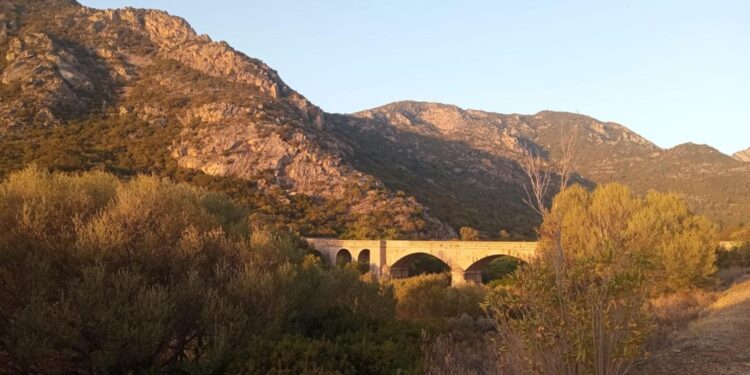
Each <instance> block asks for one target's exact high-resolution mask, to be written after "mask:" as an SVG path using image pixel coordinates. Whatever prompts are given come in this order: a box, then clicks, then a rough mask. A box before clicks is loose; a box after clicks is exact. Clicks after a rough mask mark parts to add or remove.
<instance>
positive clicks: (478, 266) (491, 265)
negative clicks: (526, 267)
mask: <svg viewBox="0 0 750 375" xmlns="http://www.w3.org/2000/svg"><path fill="white" fill-rule="evenodd" d="M496 261H500V262H499V264H498V262H496ZM525 263H526V262H525V261H524V260H523V259H520V258H516V257H514V256H512V255H506V254H493V255H488V256H486V257H484V258H481V259H478V260H476V261H474V263H472V264H471V265H469V266H468V267H467V268H466V270H465V271H464V272H465V274H466V279H467V280H469V281H476V282H483V283H487V282H490V281H492V280H497V279H501V278H503V277H505V276H507V275H509V274H510V273H512V272H513V271H515V270H516V268H518V267H519V266H521V265H523V264H525Z"/></svg>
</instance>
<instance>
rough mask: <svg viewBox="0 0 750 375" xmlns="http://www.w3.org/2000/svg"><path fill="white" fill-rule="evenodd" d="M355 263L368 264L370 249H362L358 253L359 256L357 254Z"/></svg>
mask: <svg viewBox="0 0 750 375" xmlns="http://www.w3.org/2000/svg"><path fill="white" fill-rule="evenodd" d="M357 263H359V264H360V265H362V264H366V265H369V264H370V249H362V250H360V251H359V254H357Z"/></svg>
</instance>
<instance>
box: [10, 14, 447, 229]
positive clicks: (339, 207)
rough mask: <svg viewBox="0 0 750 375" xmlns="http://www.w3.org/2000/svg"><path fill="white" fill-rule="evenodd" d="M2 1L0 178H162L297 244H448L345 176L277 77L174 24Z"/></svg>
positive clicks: (369, 186)
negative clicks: (32, 174) (216, 197)
mask: <svg viewBox="0 0 750 375" xmlns="http://www.w3.org/2000/svg"><path fill="white" fill-rule="evenodd" d="M0 5H1V6H2V8H0V56H1V57H2V59H0V60H1V61H2V62H0V94H1V97H2V100H1V101H0V173H7V172H8V171H10V170H13V169H17V168H20V167H22V166H23V165H25V164H27V163H37V164H42V165H45V166H48V167H51V168H56V169H65V170H76V169H92V168H101V169H106V170H110V171H114V172H116V173H118V174H121V175H130V174H134V173H159V174H162V175H165V176H169V177H172V178H176V179H180V180H185V181H190V182H193V183H196V184H203V185H206V186H207V187H209V188H214V189H217V190H220V191H223V192H229V193H233V194H234V195H237V196H238V197H239V198H244V199H247V200H248V203H249V204H250V206H251V207H252V208H253V209H254V210H253V212H254V214H257V216H259V220H260V219H264V220H265V219H268V218H269V217H271V218H272V219H273V220H272V221H274V222H276V223H277V224H278V223H282V224H287V225H289V224H290V222H291V223H292V224H293V225H292V227H293V229H295V230H298V231H300V232H301V233H302V234H306V235H331V236H352V237H359V236H397V237H398V236H407V237H422V236H429V237H450V236H452V235H454V232H453V231H452V230H451V229H450V228H449V227H447V226H445V225H443V223H442V222H440V221H439V220H437V219H435V218H433V217H432V216H430V215H429V214H428V212H427V210H426V208H425V207H424V206H422V205H421V204H419V203H418V202H417V201H416V200H415V199H414V198H412V197H408V196H403V195H397V194H395V193H394V192H392V191H390V190H388V189H387V188H386V187H385V186H383V184H382V182H380V181H379V180H378V179H377V178H374V177H372V176H370V175H367V174H364V173H361V172H359V171H357V170H355V169H354V168H352V167H351V165H349V164H348V163H347V162H346V161H345V160H344V159H343V158H342V156H343V155H345V154H346V153H347V152H348V151H349V150H348V148H347V147H348V146H347V145H345V144H343V143H342V142H340V141H339V140H338V139H337V138H336V137H334V136H332V135H331V134H329V133H327V132H326V131H324V129H323V119H324V113H323V112H322V111H321V110H320V109H319V108H318V107H316V106H314V105H313V104H311V103H310V102H309V101H307V99H305V98H304V97H303V96H302V95H300V94H299V93H297V92H295V91H294V90H292V89H291V88H289V87H288V86H287V85H286V84H285V83H284V82H283V81H282V80H281V79H280V78H279V75H278V74H277V73H276V71H274V70H273V69H271V68H269V67H268V66H267V65H265V64H264V63H262V62H261V61H259V60H257V59H253V58H250V57H248V56H246V55H244V54H242V53H240V52H238V51H235V50H234V49H232V48H231V47H230V46H229V45H227V44H226V43H223V42H214V41H212V40H211V39H210V38H209V37H208V36H205V35H197V34H196V33H195V31H194V30H193V29H192V28H191V27H190V26H189V25H188V24H187V22H185V21H184V20H183V19H181V18H178V17H174V16H170V15H169V14H167V13H165V12H161V11H155V10H141V9H132V8H127V9H118V10H97V9H91V8H86V7H83V6H81V5H79V4H78V3H76V2H75V1H70V0H45V1H43V0H23V1H20V0H12V1H3V2H2V3H1V4H0ZM248 196H251V197H252V198H251V199H250V198H248Z"/></svg>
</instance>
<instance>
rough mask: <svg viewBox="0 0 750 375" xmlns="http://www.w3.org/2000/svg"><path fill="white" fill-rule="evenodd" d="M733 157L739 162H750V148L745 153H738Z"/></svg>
mask: <svg viewBox="0 0 750 375" xmlns="http://www.w3.org/2000/svg"><path fill="white" fill-rule="evenodd" d="M732 156H733V157H734V158H735V159H737V160H739V161H744V162H750V148H748V149H747V150H745V151H740V152H736V153H735V154H734V155H732Z"/></svg>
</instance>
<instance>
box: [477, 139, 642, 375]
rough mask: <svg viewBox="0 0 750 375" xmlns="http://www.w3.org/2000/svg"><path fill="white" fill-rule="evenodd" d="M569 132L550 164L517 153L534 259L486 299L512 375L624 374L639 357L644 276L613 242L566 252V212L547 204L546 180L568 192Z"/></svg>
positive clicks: (527, 153)
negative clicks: (532, 222) (534, 230)
mask: <svg viewBox="0 0 750 375" xmlns="http://www.w3.org/2000/svg"><path fill="white" fill-rule="evenodd" d="M571 134H572V135H571V136H566V135H565V134H563V136H562V142H561V143H562V156H561V157H560V158H559V159H558V160H560V162H559V163H558V164H557V165H549V163H547V162H546V161H545V160H544V159H543V158H542V157H541V156H540V155H539V153H535V152H533V151H532V150H526V151H525V154H524V155H525V158H524V159H523V160H522V167H523V168H524V170H525V172H526V175H527V177H528V178H529V184H528V185H527V188H526V191H527V193H528V199H527V200H526V203H527V204H528V205H529V206H530V207H531V208H532V209H533V210H534V212H536V213H537V214H539V215H540V217H541V218H542V221H543V223H544V224H543V225H542V226H541V227H540V228H539V230H538V234H539V238H540V242H541V246H540V251H541V255H540V257H539V258H538V259H536V260H534V261H532V262H530V263H529V264H528V265H527V266H526V267H524V268H522V269H521V270H520V271H518V272H516V273H515V275H514V282H513V283H512V286H511V287H510V288H508V289H496V291H495V293H494V294H492V295H491V296H490V297H489V298H488V303H487V306H488V309H489V311H490V312H491V313H492V315H493V317H494V321H495V325H496V327H497V332H498V336H499V340H498V343H499V345H500V348H499V349H500V353H501V356H500V357H501V359H502V361H503V366H504V368H505V369H506V370H508V371H509V372H510V373H514V374H539V373H541V374H602V375H604V374H607V375H609V374H624V373H627V372H628V371H629V369H630V368H631V367H632V365H633V363H634V362H635V360H637V359H638V358H640V357H641V356H642V355H643V341H644V338H645V335H646V332H647V328H648V326H649V322H648V319H647V316H646V314H645V306H646V295H645V294H644V293H642V290H643V285H644V282H645V278H644V277H643V273H641V272H640V270H639V268H638V267H635V266H633V265H634V264H635V263H636V262H637V260H638V259H637V258H634V257H629V256H625V253H624V252H621V251H618V250H619V249H618V246H619V244H618V243H616V242H612V243H607V246H608V247H602V248H598V247H597V250H598V251H594V252H591V253H586V252H582V251H579V250H578V249H577V248H575V247H574V248H568V247H567V246H568V243H567V242H566V241H565V238H566V237H565V236H566V232H565V225H564V223H565V221H566V219H567V217H568V216H567V215H569V214H571V213H570V210H568V209H567V208H565V207H563V208H559V209H550V207H549V206H548V205H547V202H548V193H549V192H550V188H551V186H552V183H553V181H556V180H557V181H559V188H560V191H565V190H566V188H567V187H568V184H569V181H570V175H571V171H572V170H573V165H572V163H573V160H574V159H573V147H574V145H575V140H576V138H575V132H573V133H571ZM555 172H556V173H555ZM553 207H555V208H557V207H558V204H557V201H556V202H555V204H553ZM573 213H575V212H573ZM581 229H582V230H583V231H586V230H587V229H588V228H585V227H584V228H581ZM618 229H619V228H618ZM576 245H581V244H580V243H578V244H576ZM608 254H609V255H614V256H606V255H608Z"/></svg>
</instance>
